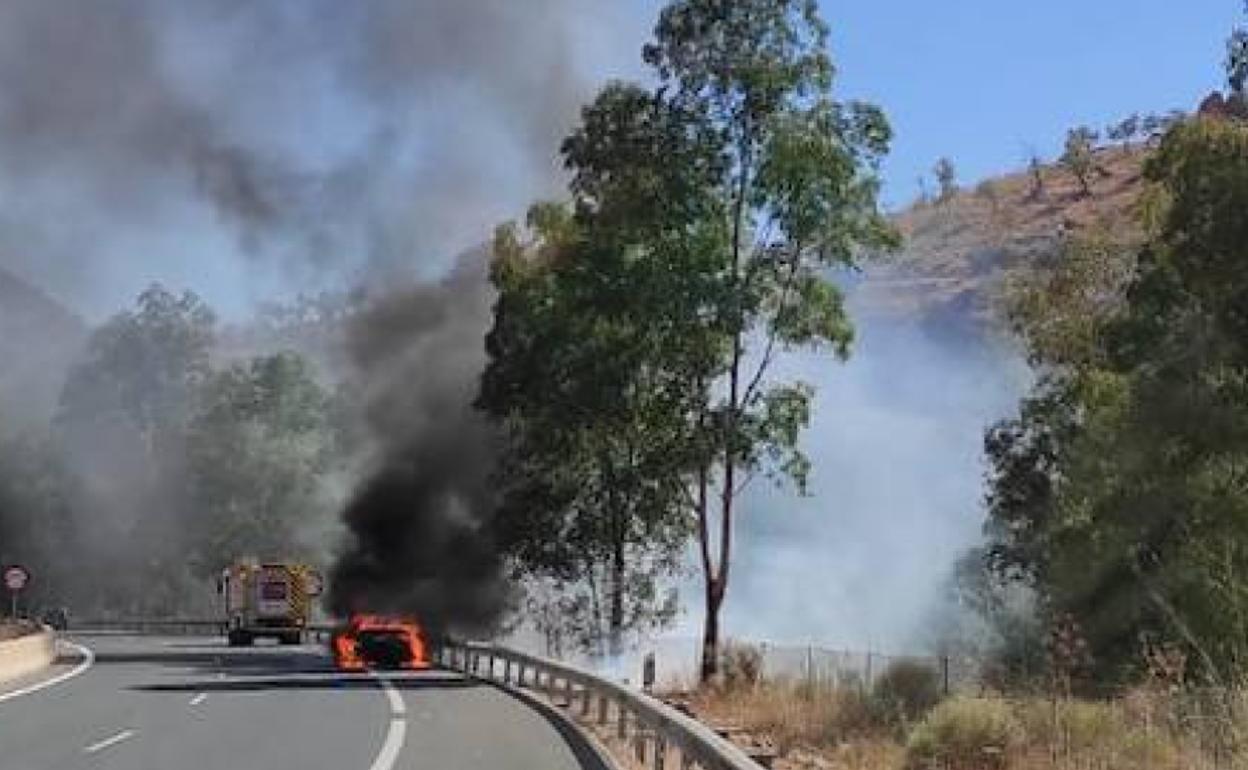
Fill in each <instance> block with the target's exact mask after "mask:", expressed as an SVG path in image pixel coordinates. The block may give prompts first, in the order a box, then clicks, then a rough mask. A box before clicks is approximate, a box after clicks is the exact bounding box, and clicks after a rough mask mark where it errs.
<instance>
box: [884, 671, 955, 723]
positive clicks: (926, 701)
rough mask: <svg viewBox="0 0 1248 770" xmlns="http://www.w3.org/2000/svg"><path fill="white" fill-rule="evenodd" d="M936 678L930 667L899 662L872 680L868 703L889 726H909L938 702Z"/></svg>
mask: <svg viewBox="0 0 1248 770" xmlns="http://www.w3.org/2000/svg"><path fill="white" fill-rule="evenodd" d="M940 696H941V687H940V676H939V674H937V672H936V671H935V670H934V669H933V668H932V667H931V666H927V665H924V664H922V663H919V662H917V661H912V660H899V661H895V662H893V663H891V664H889V666H888V668H886V669H884V672H883V673H881V674H880V677H879V678H878V679H876V680H875V687H874V688H873V690H872V693H871V699H872V701H873V704H874V705H875V707H876V708H877V709H878V710H879V711H880V713H881V715H882V716H883V718H884V719H885V720H887V721H888V722H890V723H896V722H901V723H903V724H904V723H908V722H913V721H914V720H916V719H918V718H919V717H921V716H923V715H924V714H926V713H927V712H928V710H929V709H931V708H932V707H933V706H935V705H936V704H937V703H939V702H940Z"/></svg>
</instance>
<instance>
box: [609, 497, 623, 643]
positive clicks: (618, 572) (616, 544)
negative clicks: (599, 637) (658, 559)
mask: <svg viewBox="0 0 1248 770" xmlns="http://www.w3.org/2000/svg"><path fill="white" fill-rule="evenodd" d="M612 502H613V503H614V502H615V501H614V500H613V501H612ZM621 518H622V517H621V516H620V511H619V507H618V505H614V504H613V505H612V506H611V540H612V543H611V624H610V628H609V630H608V641H607V644H608V650H609V651H610V654H611V656H612V657H615V656H618V655H620V654H621V653H622V652H623V651H624V526H623V524H622V522H621Z"/></svg>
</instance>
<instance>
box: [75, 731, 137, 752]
mask: <svg viewBox="0 0 1248 770" xmlns="http://www.w3.org/2000/svg"><path fill="white" fill-rule="evenodd" d="M133 737H134V730H122V731H121V732H119V733H117V734H116V735H114V736H113V737H111V738H105V739H104V740H102V741H100V742H99V743H93V744H91V745H90V746H88V747H86V748H85V749H83V750H82V753H83V754H94V753H96V752H97V751H103V750H104V749H107V748H108V747H109V746H116V745H117V744H119V743H121V742H122V741H124V740H127V739H129V738H133Z"/></svg>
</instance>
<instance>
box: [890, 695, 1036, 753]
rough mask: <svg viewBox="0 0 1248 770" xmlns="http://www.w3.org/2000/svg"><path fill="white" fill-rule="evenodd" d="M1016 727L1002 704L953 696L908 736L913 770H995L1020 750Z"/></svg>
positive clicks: (1020, 738)
mask: <svg viewBox="0 0 1248 770" xmlns="http://www.w3.org/2000/svg"><path fill="white" fill-rule="evenodd" d="M1024 738H1025V736H1024V734H1023V729H1022V726H1021V725H1020V724H1019V722H1018V720H1017V719H1016V718H1015V717H1014V715H1013V714H1012V713H1011V711H1010V707H1009V704H1008V703H1006V702H1005V701H1003V700H995V699H988V698H965V697H957V698H951V699H949V700H947V701H944V702H943V703H941V704H940V705H938V706H936V708H934V709H933V710H932V711H931V712H930V713H929V714H928V715H927V716H926V717H925V718H924V719H923V721H922V722H920V723H919V724H918V725H916V726H915V728H914V730H913V731H912V732H911V733H910V739H909V741H908V742H907V744H906V767H907V768H912V769H913V770H926V768H942V769H943V770H997V769H998V768H1004V767H1006V766H1007V765H1008V764H1009V762H1010V759H1011V756H1012V754H1013V753H1014V752H1015V751H1017V750H1018V748H1019V747H1020V746H1021V745H1022V743H1023V740H1024Z"/></svg>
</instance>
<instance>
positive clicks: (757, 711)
mask: <svg viewBox="0 0 1248 770" xmlns="http://www.w3.org/2000/svg"><path fill="white" fill-rule="evenodd" d="M1215 701H1216V702H1215ZM691 702H692V705H693V707H694V710H695V711H696V712H697V714H698V715H699V717H700V718H701V719H703V720H704V721H706V722H708V723H711V724H713V725H721V726H722V725H735V726H737V727H739V728H741V729H742V733H741V735H740V737H741V739H742V741H743V742H746V743H753V744H755V745H757V744H759V743H767V744H770V745H772V746H774V747H775V748H776V750H777V751H778V752H779V754H780V757H779V759H778V760H777V762H776V764H775V767H776V768H778V769H779V770H816V769H818V770H928V768H932V769H933V770H1137V769H1139V770H1241V768H1248V751H1246V750H1245V749H1244V748H1242V747H1244V745H1245V741H1244V738H1245V737H1246V736H1245V735H1244V734H1243V733H1242V728H1244V727H1246V726H1248V700H1245V696H1243V695H1241V694H1236V695H1235V696H1233V697H1232V698H1231V702H1230V703H1228V702H1226V698H1225V697H1223V698H1216V699H1212V700H1211V699H1210V698H1208V697H1206V696H1195V695H1177V694H1169V693H1167V692H1164V691H1159V690H1148V689H1140V690H1135V691H1131V692H1128V693H1125V694H1124V695H1122V696H1121V697H1118V698H1116V699H1114V700H1111V701H1103V702H1102V701H1083V700H1074V699H1071V700H1062V699H1058V700H1052V699H1047V698H1042V697H1027V698H1001V697H995V696H994V697H986V698H954V699H950V700H946V701H944V702H943V703H942V704H941V705H939V706H937V707H936V709H934V710H933V711H931V712H929V713H928V715H927V716H926V717H925V719H923V720H922V721H919V722H918V723H915V724H912V725H903V726H901V727H900V729H899V728H898V726H897V725H896V724H895V723H892V722H890V721H889V720H887V719H886V718H885V716H886V715H885V714H883V712H881V711H880V710H879V709H878V708H875V707H874V706H873V704H872V701H871V699H870V698H869V697H866V696H864V695H861V694H859V693H857V692H845V691H836V690H832V689H827V688H819V689H815V690H812V689H810V688H806V687H802V686H800V685H796V684H794V683H791V682H763V683H759V684H758V685H756V686H753V687H745V688H737V689H722V688H721V689H713V690H704V691H702V692H699V693H697V694H696V695H695V696H693V697H692V699H691ZM734 737H735V736H734Z"/></svg>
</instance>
